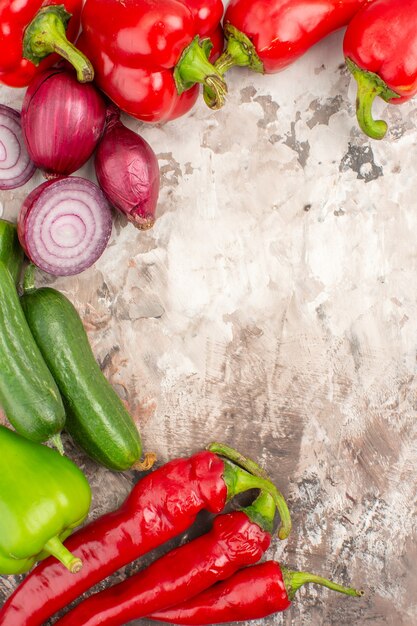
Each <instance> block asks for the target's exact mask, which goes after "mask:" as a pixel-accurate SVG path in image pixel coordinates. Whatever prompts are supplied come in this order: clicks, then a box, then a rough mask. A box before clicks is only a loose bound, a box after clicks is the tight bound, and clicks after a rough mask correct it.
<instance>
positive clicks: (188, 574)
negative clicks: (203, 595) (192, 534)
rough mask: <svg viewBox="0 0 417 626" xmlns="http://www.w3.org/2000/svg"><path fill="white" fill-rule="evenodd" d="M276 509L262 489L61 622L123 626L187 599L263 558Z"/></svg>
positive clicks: (68, 625) (70, 625) (71, 625)
mask: <svg viewBox="0 0 417 626" xmlns="http://www.w3.org/2000/svg"><path fill="white" fill-rule="evenodd" d="M275 510H276V509H275V504H274V502H273V500H272V499H271V497H270V496H269V495H268V494H265V493H262V492H261V495H260V496H258V498H257V499H256V500H255V502H254V503H253V504H252V505H251V506H250V507H247V508H246V509H242V510H241V511H234V512H233V513H227V514H225V515H219V516H218V517H216V518H215V520H214V523H213V527H212V529H211V530H210V531H209V532H208V533H207V534H205V535H202V536H201V537H198V538H197V539H194V540H193V541H190V542H189V543H186V544H184V545H183V546H180V547H179V548H177V549H176V550H172V551H171V552H169V553H168V554H166V555H164V556H163V557H161V558H160V559H158V560H157V561H154V562H153V563H152V564H151V565H150V566H149V567H148V568H147V569H145V570H144V571H141V572H139V573H137V574H135V575H134V576H131V577H130V578H128V579H126V580H124V581H123V582H121V583H119V584H117V585H114V587H110V588H108V589H106V590H105V591H101V592H99V593H96V594H94V595H93V596H90V597H89V598H87V600H85V601H84V602H81V604H79V605H78V606H76V607H75V609H73V610H72V611H70V612H69V613H67V615H65V616H64V617H63V618H62V619H60V620H58V622H57V624H59V626H74V625H75V624H76V625H77V626H99V625H101V626H123V624H126V623H127V622H130V621H131V620H134V619H139V618H141V617H145V616H146V615H150V614H152V613H154V612H155V611H160V610H162V609H164V608H167V607H169V606H173V605H175V604H178V603H179V602H184V601H185V600H187V599H188V598H191V597H193V596H195V595H196V594H198V593H200V592H201V591H203V590H204V589H207V588H208V587H211V585H213V584H214V583H216V582H217V581H219V580H224V579H225V578H228V577H229V576H232V575H233V574H234V573H235V572H236V571H237V570H238V569H240V568H241V567H244V566H245V565H251V564H253V563H256V562H257V561H258V560H259V559H260V558H261V556H262V555H263V553H264V552H265V550H266V549H267V548H268V547H269V544H270V542H271V535H270V533H271V531H272V524H273V520H274V515H275Z"/></svg>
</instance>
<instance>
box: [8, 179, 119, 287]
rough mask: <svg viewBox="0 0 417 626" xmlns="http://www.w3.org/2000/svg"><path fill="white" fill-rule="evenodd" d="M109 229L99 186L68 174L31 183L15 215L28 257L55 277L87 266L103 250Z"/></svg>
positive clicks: (108, 211)
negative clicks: (34, 184) (34, 183)
mask: <svg viewBox="0 0 417 626" xmlns="http://www.w3.org/2000/svg"><path fill="white" fill-rule="evenodd" d="M111 229H112V215H111V209H110V205H109V203H108V201H107V199H106V197H105V195H104V194H103V192H102V191H101V189H100V188H99V187H98V186H97V185H95V184H94V183H92V182H90V181H89V180H85V179H84V178H79V177H76V176H70V177H67V178H60V179H58V180H53V181H48V182H46V183H43V184H42V185H39V187H36V189H34V190H33V191H32V193H30V194H29V195H28V197H27V198H26V200H25V202H24V203H23V206H22V209H21V211H20V214H19V218H18V234H19V240H20V243H21V245H22V247H23V249H24V250H25V252H26V254H27V256H28V257H29V258H30V260H31V261H32V262H33V263H34V264H35V265H37V266H38V267H40V268H41V269H42V270H44V271H45V272H48V273H49V274H53V275H55V276H71V275H74V274H79V273H80V272H82V271H83V270H85V269H87V268H88V267H90V266H91V265H93V263H95V261H97V259H98V258H99V257H100V256H101V255H102V253H103V252H104V249H105V247H106V245H107V243H108V240H109V238H110V235H111Z"/></svg>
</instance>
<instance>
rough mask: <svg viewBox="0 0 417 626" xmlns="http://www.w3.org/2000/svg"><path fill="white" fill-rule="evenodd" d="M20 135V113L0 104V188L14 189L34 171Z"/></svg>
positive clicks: (33, 165)
mask: <svg viewBox="0 0 417 626" xmlns="http://www.w3.org/2000/svg"><path fill="white" fill-rule="evenodd" d="M35 169H36V167H35V164H34V163H32V161H31V160H30V157H29V155H28V152H27V150H26V146H25V143H24V141H23V136H22V128H21V126H20V113H18V112H17V111H15V110H14V109H11V108H10V107H7V106H5V105H4V104H0V189H15V188H16V187H20V186H21V185H24V184H25V183H27V181H28V180H29V179H30V178H32V176H33V174H34V173H35Z"/></svg>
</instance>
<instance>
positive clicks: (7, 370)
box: [0, 261, 65, 447]
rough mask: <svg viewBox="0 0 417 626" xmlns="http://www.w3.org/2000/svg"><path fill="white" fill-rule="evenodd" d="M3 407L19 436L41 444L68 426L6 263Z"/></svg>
mask: <svg viewBox="0 0 417 626" xmlns="http://www.w3.org/2000/svg"><path fill="white" fill-rule="evenodd" d="M0 406H1V407H2V408H3V410H4V412H5V414H6V417H7V419H8V420H9V422H10V423H11V424H12V425H13V426H14V428H15V429H16V430H17V432H18V433H20V434H21V435H23V436H24V437H26V438H27V439H31V440H32V441H36V442H39V443H40V442H43V441H47V440H48V439H50V438H51V437H52V438H54V437H53V436H54V435H56V434H57V433H59V432H60V431H61V430H62V428H63V426H64V423H65V409H64V405H63V403H62V399H61V396H60V394H59V390H58V387H57V386H56V383H55V381H54V379H53V378H52V375H51V372H50V371H49V370H48V368H47V366H46V364H45V361H44V360H43V357H42V354H41V353H40V351H39V348H38V346H37V345H36V343H35V340H34V338H33V336H32V333H31V332H30V329H29V326H28V324H27V322H26V319H25V316H24V314H23V311H22V307H21V306H20V302H19V296H18V295H17V291H16V287H15V284H14V280H13V278H12V276H11V274H10V272H9V270H8V269H7V267H6V265H5V264H4V263H3V262H2V261H0ZM55 443H56V445H57V447H58V443H57V442H55Z"/></svg>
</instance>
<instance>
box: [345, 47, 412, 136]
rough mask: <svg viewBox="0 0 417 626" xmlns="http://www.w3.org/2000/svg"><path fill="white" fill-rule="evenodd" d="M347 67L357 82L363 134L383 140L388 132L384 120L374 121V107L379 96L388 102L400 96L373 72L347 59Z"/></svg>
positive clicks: (359, 114)
mask: <svg viewBox="0 0 417 626" xmlns="http://www.w3.org/2000/svg"><path fill="white" fill-rule="evenodd" d="M346 66H347V68H348V70H349V71H350V72H351V73H352V75H353V77H354V79H355V80H356V82H357V86H358V91H357V95H356V117H357V119H358V123H359V126H360V128H361V129H362V130H363V132H364V133H365V134H366V135H368V137H371V139H383V138H384V137H385V135H386V132H387V130H388V125H387V123H386V122H384V120H374V118H373V117H372V105H373V103H374V100H375V98H376V97H377V96H379V97H380V98H382V99H383V100H385V102H388V101H389V100H391V99H392V98H399V97H400V96H399V94H397V93H395V91H392V89H389V87H388V86H387V85H386V83H385V82H384V81H383V80H382V79H381V78H380V77H379V76H378V75H377V74H374V73H373V72H368V71H366V70H363V69H361V68H360V67H359V66H358V65H356V63H354V62H353V61H352V60H351V59H349V58H348V57H346Z"/></svg>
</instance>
